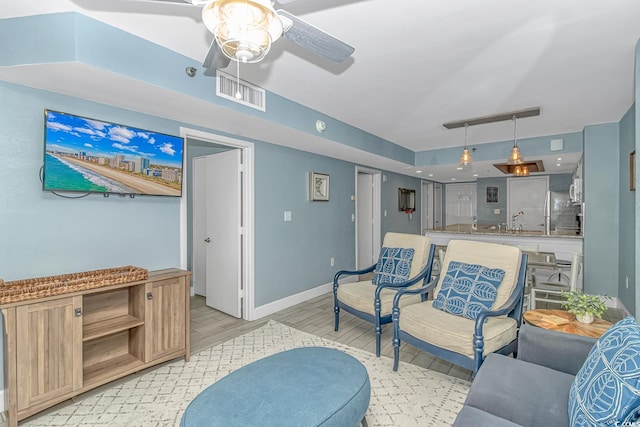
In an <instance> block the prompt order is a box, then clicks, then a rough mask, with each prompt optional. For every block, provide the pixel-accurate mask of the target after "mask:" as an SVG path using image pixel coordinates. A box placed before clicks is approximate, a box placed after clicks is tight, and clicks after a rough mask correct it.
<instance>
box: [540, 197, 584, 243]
mask: <svg viewBox="0 0 640 427" xmlns="http://www.w3.org/2000/svg"><path fill="white" fill-rule="evenodd" d="M580 208H581V206H580V205H574V204H573V203H572V202H571V198H570V197H569V192H562V191H547V196H546V197H545V201H544V230H545V233H546V234H547V235H549V234H552V233H553V234H564V235H579V234H581V227H580V218H581V217H580V215H581V213H580Z"/></svg>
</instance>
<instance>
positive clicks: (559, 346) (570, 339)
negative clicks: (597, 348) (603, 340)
mask: <svg viewBox="0 0 640 427" xmlns="http://www.w3.org/2000/svg"><path fill="white" fill-rule="evenodd" d="M596 341H597V340H596V339H595V338H589V337H583V336H580V335H574V334H568V333H565V332H557V331H550V330H547V329H543V328H539V327H537V326H532V325H527V324H523V325H522V327H521V328H520V333H519V334H518V359H520V360H524V361H525V362H530V363H535V364H536V365H542V366H546V367H547V368H551V369H555V370H556V371H561V372H565V373H567V374H570V375H576V374H577V373H578V371H579V370H580V368H581V367H582V365H583V363H584V361H585V359H586V358H587V355H588V354H589V351H590V350H591V347H593V345H594V344H595V342H596Z"/></svg>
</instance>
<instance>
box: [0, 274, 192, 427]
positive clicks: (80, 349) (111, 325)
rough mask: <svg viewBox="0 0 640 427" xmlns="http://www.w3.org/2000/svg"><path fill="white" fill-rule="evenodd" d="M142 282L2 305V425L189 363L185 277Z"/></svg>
mask: <svg viewBox="0 0 640 427" xmlns="http://www.w3.org/2000/svg"><path fill="white" fill-rule="evenodd" d="M190 275H191V273H190V272H188V271H184V270H179V269H167V270H158V271H151V272H149V277H148V279H146V280H141V281H136V282H130V283H122V284H118V285H111V286H104V287H100V288H96V289H91V290H85V291H79V292H73V293H67V294H62V295H56V296H51V297H45V298H38V299H31V300H27V301H20V302H15V303H7V304H2V305H1V306H0V308H2V313H3V315H4V321H5V329H6V330H5V332H6V335H5V337H6V343H5V345H6V346H7V357H8V360H7V366H8V370H7V376H8V378H7V387H8V392H9V408H8V411H9V424H10V426H17V424H18V420H21V419H24V418H26V417H29V416H31V415H33V414H35V413H37V412H39V411H41V410H43V409H46V408H48V407H50V406H53V405H55V404H57V403H60V402H62V401H64V400H66V399H69V398H71V397H73V396H76V395H78V394H80V393H83V392H85V391H87V390H90V389H92V388H95V387H98V386H100V385H103V384H105V383H107V382H109V381H112V380H115V379H117V378H120V377H123V376H125V375H129V374H131V373H134V372H137V371H140V370H141V369H144V368H147V367H149V366H152V365H156V364H158V363H162V362H165V361H167V360H170V359H174V358H177V357H184V358H185V360H186V361H189V278H190Z"/></svg>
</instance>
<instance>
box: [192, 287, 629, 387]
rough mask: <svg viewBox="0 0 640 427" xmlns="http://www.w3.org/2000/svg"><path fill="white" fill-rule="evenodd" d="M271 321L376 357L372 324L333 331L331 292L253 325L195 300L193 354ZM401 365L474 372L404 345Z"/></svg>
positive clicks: (460, 374)
mask: <svg viewBox="0 0 640 427" xmlns="http://www.w3.org/2000/svg"><path fill="white" fill-rule="evenodd" d="M537 308H547V304H545V303H538V307H537ZM548 308H560V307H559V306H558V305H557V304H556V305H553V304H550V305H549V306H548ZM603 318H604V319H606V320H609V321H611V322H616V321H618V320H620V319H621V318H622V315H621V313H620V312H619V311H617V310H614V309H609V312H608V313H605V315H604V316H603ZM269 319H273V320H275V321H277V322H280V323H282V324H285V325H287V326H290V327H292V328H295V329H298V330H300V331H303V332H307V333H310V334H313V335H317V336H320V337H323V338H327V339H330V340H332V341H337V342H339V343H342V344H346V345H349V346H351V347H356V348H360V349H362V350H366V351H369V352H371V353H375V332H374V330H373V325H372V324H371V323H368V322H365V321H364V320H361V319H358V318H357V317H355V316H353V315H351V314H349V313H346V312H344V311H342V312H341V313H340V329H339V330H338V332H335V331H334V330H333V319H334V316H333V294H332V293H331V292H329V293H327V294H325V295H322V296H319V297H317V298H314V299H312V300H310V301H307V302H304V303H301V304H298V305H296V306H293V307H291V308H288V309H286V310H282V311H280V312H278V313H275V314H273V315H271V316H268V317H266V318H263V319H260V320H256V321H253V322H248V321H246V320H242V319H236V318H235V317H232V316H229V315H227V314H225V313H222V312H220V311H217V310H214V309H212V308H209V307H207V306H206V305H205V299H204V297H201V296H195V297H193V298H191V353H192V354H193V353H197V352H198V351H200V350H203V349H205V348H207V347H210V346H212V345H214V344H219V343H221V342H223V341H226V340H228V339H230V338H234V337H236V336H239V335H242V334H244V333H245V332H247V331H250V330H252V329H257V328H260V327H261V326H263V325H264V324H266V323H267V322H268V321H269ZM392 336H393V329H392V325H391V324H388V325H384V326H383V330H382V355H383V356H386V357H389V358H393V346H392V343H391V339H392ZM400 361H401V363H412V364H414V365H418V366H422V367H424V368H428V369H432V370H434V371H438V372H442V373H445V374H448V375H451V376H454V377H457V378H462V379H466V380H471V371H469V370H467V369H463V368H461V367H459V366H456V365H453V364H451V363H449V362H446V361H444V360H442V359H439V358H437V357H434V356H432V355H430V354H428V353H426V352H424V351H420V350H418V349H417V348H415V347H413V346H410V345H407V344H404V343H403V344H402V346H401V347H400Z"/></svg>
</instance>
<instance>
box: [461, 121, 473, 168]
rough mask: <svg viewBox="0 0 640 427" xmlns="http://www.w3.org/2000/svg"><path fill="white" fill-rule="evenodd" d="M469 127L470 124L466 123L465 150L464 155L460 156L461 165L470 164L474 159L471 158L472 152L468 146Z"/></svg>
mask: <svg viewBox="0 0 640 427" xmlns="http://www.w3.org/2000/svg"><path fill="white" fill-rule="evenodd" d="M468 129H469V124H468V123H465V124H464V150H462V155H461V156H460V165H463V166H466V165H470V164H471V162H472V161H473V159H472V158H471V153H470V152H469V148H468V147H467V130H468Z"/></svg>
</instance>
